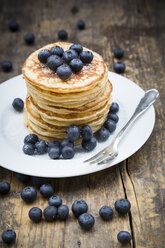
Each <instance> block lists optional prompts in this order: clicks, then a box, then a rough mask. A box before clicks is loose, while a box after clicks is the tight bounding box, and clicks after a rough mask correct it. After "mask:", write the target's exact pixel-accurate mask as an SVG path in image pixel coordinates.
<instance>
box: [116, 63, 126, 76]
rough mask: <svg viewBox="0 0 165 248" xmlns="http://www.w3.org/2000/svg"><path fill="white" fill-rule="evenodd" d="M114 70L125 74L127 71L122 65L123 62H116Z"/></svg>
mask: <svg viewBox="0 0 165 248" xmlns="http://www.w3.org/2000/svg"><path fill="white" fill-rule="evenodd" d="M114 70H115V72H117V73H123V72H124V71H125V64H124V63H122V62H121V61H118V62H115V63H114Z"/></svg>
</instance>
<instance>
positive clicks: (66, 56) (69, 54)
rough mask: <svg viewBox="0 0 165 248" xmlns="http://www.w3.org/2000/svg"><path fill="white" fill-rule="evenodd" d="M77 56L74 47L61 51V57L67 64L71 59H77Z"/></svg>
mask: <svg viewBox="0 0 165 248" xmlns="http://www.w3.org/2000/svg"><path fill="white" fill-rule="evenodd" d="M77 58H78V53H77V52H76V50H74V49H69V50H66V51H65V52H64V53H63V59H64V60H65V62H66V63H67V64H69V63H70V61H71V60H72V59H77Z"/></svg>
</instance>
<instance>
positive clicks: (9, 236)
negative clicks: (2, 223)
mask: <svg viewBox="0 0 165 248" xmlns="http://www.w3.org/2000/svg"><path fill="white" fill-rule="evenodd" d="M15 239H16V233H15V231H14V230H12V229H8V230H5V231H4V232H3V233H2V240H3V241H4V242H5V243H6V244H11V243H13V242H14V241H15Z"/></svg>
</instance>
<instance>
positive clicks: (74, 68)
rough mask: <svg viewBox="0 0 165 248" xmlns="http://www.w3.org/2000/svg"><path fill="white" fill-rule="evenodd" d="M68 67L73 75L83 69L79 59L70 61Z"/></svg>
mask: <svg viewBox="0 0 165 248" xmlns="http://www.w3.org/2000/svg"><path fill="white" fill-rule="evenodd" d="M69 65H70V67H71V69H72V71H73V72H75V73H77V72H80V71H81V69H82V68H83V62H82V61H81V60H80V59H72V60H71V62H70V64H69Z"/></svg>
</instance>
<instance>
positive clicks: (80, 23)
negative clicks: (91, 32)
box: [77, 20, 85, 30]
mask: <svg viewBox="0 0 165 248" xmlns="http://www.w3.org/2000/svg"><path fill="white" fill-rule="evenodd" d="M77 27H78V29H80V30H83V29H85V22H84V21H82V20H80V21H78V22H77Z"/></svg>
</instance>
